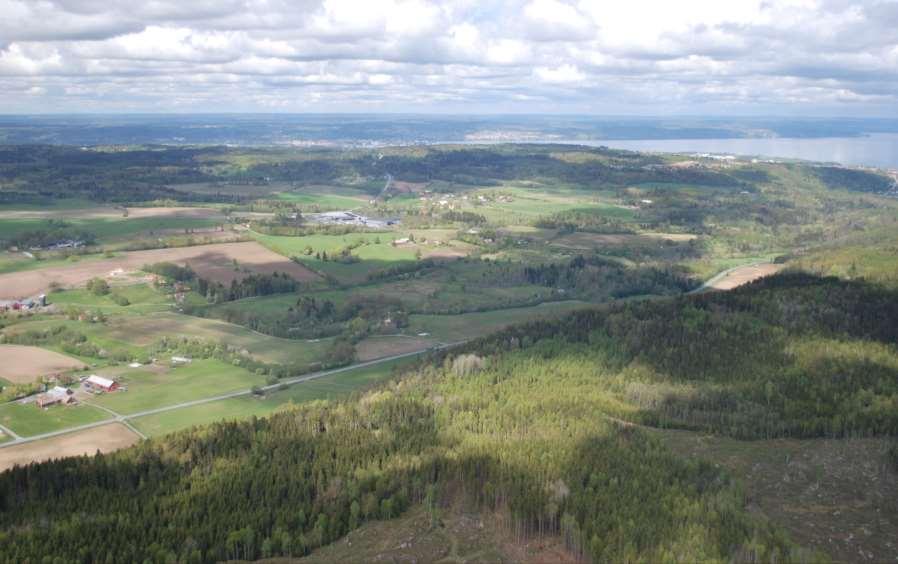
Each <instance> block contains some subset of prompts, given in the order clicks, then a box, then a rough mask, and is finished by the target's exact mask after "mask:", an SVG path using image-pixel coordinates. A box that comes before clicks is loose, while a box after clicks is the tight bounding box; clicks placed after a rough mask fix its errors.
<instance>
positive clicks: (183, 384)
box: [85, 359, 265, 415]
mask: <svg viewBox="0 0 898 564" xmlns="http://www.w3.org/2000/svg"><path fill="white" fill-rule="evenodd" d="M99 374H100V375H104V374H106V373H105V372H104V371H100V372H99ZM116 376H117V378H116V379H117V381H119V383H120V384H121V385H122V386H123V387H127V391H116V392H111V393H107V394H102V395H100V396H96V397H93V398H89V399H86V400H85V402H87V403H89V404H92V405H98V406H102V407H106V408H108V409H111V410H113V411H115V412H116V413H119V414H122V415H130V414H133V413H137V412H140V411H147V410H150V409H154V408H157V407H165V406H170V405H175V404H179V403H183V402H187V401H191V400H195V399H201V398H204V397H209V396H214V395H219V394H226V393H228V392H234V391H237V390H245V389H249V388H251V387H252V386H256V385H264V384H265V377H264V376H260V375H257V374H253V373H251V372H249V371H247V370H246V369H245V368H241V367H239V366H233V365H230V364H226V363H224V362H221V361H219V360H213V359H203V360H194V361H193V362H191V363H190V364H187V365H184V366H178V367H173V368H167V367H146V368H143V369H128V370H120V371H117V374H116Z"/></svg>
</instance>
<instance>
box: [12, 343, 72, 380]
mask: <svg viewBox="0 0 898 564" xmlns="http://www.w3.org/2000/svg"><path fill="white" fill-rule="evenodd" d="M83 367H84V363H82V362H81V361H79V360H77V359H74V358H72V357H70V356H66V355H63V354H59V353H57V352H54V351H49V350H46V349H42V348H40V347H28V346H23V345H0V378H2V379H3V380H6V381H7V382H11V383H13V384H28V383H30V382H34V381H35V380H37V379H38V378H39V377H41V376H50V375H51V374H55V373H58V372H68V371H70V370H78V369H80V368H83Z"/></svg>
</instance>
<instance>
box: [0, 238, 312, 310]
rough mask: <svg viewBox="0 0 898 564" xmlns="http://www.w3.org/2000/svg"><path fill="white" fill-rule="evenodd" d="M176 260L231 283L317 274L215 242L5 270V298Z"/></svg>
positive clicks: (249, 248)
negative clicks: (252, 276) (263, 276)
mask: <svg viewBox="0 0 898 564" xmlns="http://www.w3.org/2000/svg"><path fill="white" fill-rule="evenodd" d="M157 262H172V263H175V264H180V265H189V266H190V267H191V268H192V269H193V270H194V271H196V273H197V274H199V276H200V277H202V278H206V279H208V280H214V281H216V282H221V283H222V284H225V285H227V284H230V283H231V281H232V280H240V279H242V278H245V277H246V276H248V275H250V274H272V273H274V272H282V273H286V274H289V275H290V276H292V277H293V278H295V279H296V280H299V281H310V280H315V279H317V278H318V275H317V274H315V273H314V272H312V271H311V270H309V269H308V268H306V267H304V266H302V265H299V264H296V263H295V262H293V261H291V260H289V259H286V258H284V257H283V256H281V255H279V254H277V253H275V252H274V251H270V250H268V249H266V248H265V247H263V246H262V245H260V244H258V243H256V242H254V241H248V242H244V243H215V244H212V245H198V246H193V247H178V248H171V249H153V250H150V251H133V252H127V253H121V254H120V255H118V256H116V257H114V258H109V259H100V260H83V261H79V262H75V263H73V264H69V265H65V266H52V267H49V268H43V269H40V270H31V271H27V272H16V273H10V274H0V299H7V300H12V299H20V298H25V297H29V296H34V295H37V294H40V293H43V292H47V290H48V289H49V287H50V284H51V283H53V282H56V283H57V284H60V285H61V286H63V287H76V286H80V285H82V284H84V283H86V282H87V281H88V280H90V279H91V278H95V277H110V276H112V273H113V272H115V271H118V270H123V271H134V270H139V269H140V268H141V267H143V266H144V265H147V264H152V263H157Z"/></svg>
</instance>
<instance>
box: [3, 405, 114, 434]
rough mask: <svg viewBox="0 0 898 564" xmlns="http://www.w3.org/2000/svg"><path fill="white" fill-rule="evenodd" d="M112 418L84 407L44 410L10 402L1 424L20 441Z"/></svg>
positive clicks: (4, 409) (58, 407)
mask: <svg viewBox="0 0 898 564" xmlns="http://www.w3.org/2000/svg"><path fill="white" fill-rule="evenodd" d="M110 417H111V416H110V415H109V414H108V413H106V412H105V411H103V410H101V409H97V408H96V407H91V406H89V405H84V404H79V405H71V406H62V405H53V406H50V407H47V408H44V409H40V408H38V407H37V406H36V405H34V404H33V403H27V404H23V403H19V402H10V403H5V404H2V405H0V424H2V425H3V426H4V427H6V428H8V429H10V430H12V432H14V433H15V434H17V435H19V436H20V437H33V436H35V435H41V434H43V433H50V432H52V431H59V430H62V429H68V428H69V427H77V426H79V425H86V424H87V423H95V422H97V421H103V420H105V419H109V418H110Z"/></svg>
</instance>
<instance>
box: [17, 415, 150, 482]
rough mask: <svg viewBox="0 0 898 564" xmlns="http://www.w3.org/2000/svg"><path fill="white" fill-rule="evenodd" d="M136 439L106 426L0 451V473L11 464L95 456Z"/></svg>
mask: <svg viewBox="0 0 898 564" xmlns="http://www.w3.org/2000/svg"><path fill="white" fill-rule="evenodd" d="M139 440H140V437H138V436H137V435H136V434H135V433H134V432H133V431H131V430H130V429H128V428H127V427H125V426H124V425H122V424H120V423H110V424H109V425H101V426H100V427H94V428H93V429H87V430H85V431H79V432H76V433H67V434H65V435H60V436H58V437H52V438H49V439H44V440H41V441H34V442H30V443H25V444H21V445H15V446H9V447H5V448H0V472H2V471H3V470H7V469H9V468H12V467H13V466H15V465H19V466H24V465H26V464H28V463H30V462H41V461H43V460H50V459H53V458H65V457H67V456H81V455H84V454H96V452H97V451H98V450H99V451H100V452H112V451H114V450H119V449H122V448H125V447H129V446H131V445H133V444H134V443H136V442H137V441H139Z"/></svg>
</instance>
